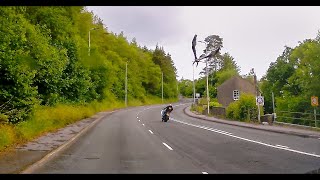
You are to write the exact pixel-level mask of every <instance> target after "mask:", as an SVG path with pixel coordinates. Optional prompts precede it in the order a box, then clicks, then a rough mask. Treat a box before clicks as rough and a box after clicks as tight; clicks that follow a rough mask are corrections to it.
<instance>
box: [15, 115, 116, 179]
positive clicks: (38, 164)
mask: <svg viewBox="0 0 320 180" xmlns="http://www.w3.org/2000/svg"><path fill="white" fill-rule="evenodd" d="M114 112H116V110H115V111H111V112H108V113H107V114H105V115H103V116H101V117H100V118H98V119H96V120H94V121H93V122H92V123H90V124H89V125H88V126H87V127H85V128H83V129H82V130H81V131H80V132H78V133H77V134H76V135H74V136H73V137H72V138H71V139H69V140H68V141H67V142H65V143H64V144H62V145H61V146H59V147H58V148H56V149H54V150H52V151H51V152H50V153H48V154H47V155H45V156H44V157H43V158H41V159H40V160H39V161H37V162H35V163H33V164H32V165H30V166H28V167H27V168H25V169H24V170H21V171H20V173H19V174H31V173H32V172H34V171H35V170H36V169H38V168H39V167H41V166H42V165H43V164H45V163H47V162H48V161H50V160H51V159H53V158H54V157H56V156H57V155H58V154H59V153H60V152H61V151H62V150H64V149H66V148H67V147H69V146H70V145H71V144H72V143H74V142H75V140H77V139H78V138H79V137H81V136H82V135H84V134H85V133H86V132H87V131H88V130H90V129H91V128H92V127H94V126H95V125H96V124H98V122H100V121H101V120H102V119H103V118H104V117H106V116H107V115H110V114H112V113H114Z"/></svg>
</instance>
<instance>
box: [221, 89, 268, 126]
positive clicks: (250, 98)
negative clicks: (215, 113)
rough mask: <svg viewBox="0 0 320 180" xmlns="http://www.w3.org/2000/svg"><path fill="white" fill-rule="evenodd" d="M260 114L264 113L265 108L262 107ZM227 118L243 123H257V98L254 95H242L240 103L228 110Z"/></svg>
mask: <svg viewBox="0 0 320 180" xmlns="http://www.w3.org/2000/svg"><path fill="white" fill-rule="evenodd" d="M260 108H261V109H260V113H261V114H262V113H263V108H262V107H260ZM226 116H227V118H230V119H234V120H241V121H257V120H258V107H257V105H256V98H255V96H254V95H252V94H246V93H242V94H241V96H240V99H239V100H238V101H234V102H232V103H230V104H229V106H228V107H227V109H226Z"/></svg>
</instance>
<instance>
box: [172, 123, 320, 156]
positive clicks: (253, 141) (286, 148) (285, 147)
mask: <svg viewBox="0 0 320 180" xmlns="http://www.w3.org/2000/svg"><path fill="white" fill-rule="evenodd" d="M172 120H173V121H176V122H179V123H182V124H186V125H189V126H194V127H198V128H201V127H200V126H199V125H194V124H190V123H186V122H183V121H179V120H176V119H174V118H172ZM201 129H206V130H209V131H213V132H216V133H219V134H224V135H226V136H230V137H233V138H237V139H241V140H244V141H248V142H252V143H256V144H260V145H264V146H268V147H272V148H276V149H282V150H285V151H291V152H295V153H299V154H304V155H308V156H313V157H318V158H320V155H317V154H313V153H307V152H303V151H298V150H294V149H289V147H287V146H281V145H280V146H279V145H272V144H267V143H263V142H259V141H255V140H251V139H247V138H243V137H239V136H235V135H232V133H229V132H225V131H221V130H218V129H210V128H201Z"/></svg>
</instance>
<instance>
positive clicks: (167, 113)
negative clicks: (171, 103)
mask: <svg viewBox="0 0 320 180" xmlns="http://www.w3.org/2000/svg"><path fill="white" fill-rule="evenodd" d="M163 111H164V110H162V111H161V116H162V122H167V121H168V120H169V118H170V113H169V112H166V114H165V115H163Z"/></svg>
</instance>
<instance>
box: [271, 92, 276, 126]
mask: <svg viewBox="0 0 320 180" xmlns="http://www.w3.org/2000/svg"><path fill="white" fill-rule="evenodd" d="M272 109H273V118H274V119H273V120H274V121H275V120H276V109H275V106H274V94H273V92H272Z"/></svg>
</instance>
